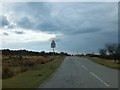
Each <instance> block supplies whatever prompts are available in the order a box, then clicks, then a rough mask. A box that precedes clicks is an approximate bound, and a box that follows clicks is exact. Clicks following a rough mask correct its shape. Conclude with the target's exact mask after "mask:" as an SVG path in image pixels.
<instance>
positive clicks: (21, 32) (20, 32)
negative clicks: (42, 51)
mask: <svg viewBox="0 0 120 90" xmlns="http://www.w3.org/2000/svg"><path fill="white" fill-rule="evenodd" d="M15 33H16V34H24V32H23V31H15Z"/></svg>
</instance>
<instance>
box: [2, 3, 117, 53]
mask: <svg viewBox="0 0 120 90" xmlns="http://www.w3.org/2000/svg"><path fill="white" fill-rule="evenodd" d="M117 5H118V3H109V2H107V3H105V2H104V3H99V2H89V3H81V2H80V3H78V2H77V3H72V2H71V3H54V2H51V3H49V2H46V3H43V2H37V3H35V2H34V3H33V2H30V3H28V2H26V3H14V5H10V6H9V5H8V6H6V7H7V11H6V13H7V14H8V15H9V13H11V12H13V13H14V14H13V16H14V17H15V18H12V19H13V21H14V22H15V23H16V24H17V26H16V27H21V28H23V29H25V30H29V29H30V30H39V31H42V32H48V33H58V34H63V36H60V37H56V38H55V41H56V43H57V49H58V50H59V51H60V50H61V51H63V50H65V51H74V52H77V51H81V52H90V51H97V50H98V49H99V48H102V47H103V46H104V44H105V43H108V42H115V43H116V42H117V38H118V36H117V33H118V32H117V30H118V17H117V16H118V13H117V12H118V6H117ZM11 8H12V9H11ZM7 21H8V20H7V18H4V25H7V24H9V22H7ZM13 27H14V26H13ZM17 34H24V32H17ZM52 39H54V38H52ZM52 39H50V40H52ZM36 43H37V42H36ZM36 43H35V44H32V42H31V45H29V47H30V48H31V47H34V46H36V47H37V48H41V47H43V45H42V43H41V46H40V44H39V45H38V44H36ZM44 44H45V45H44V49H46V47H47V49H50V48H49V45H48V42H46V43H44ZM26 46H28V45H26ZM36 47H35V48H36ZM47 49H46V50H47Z"/></svg>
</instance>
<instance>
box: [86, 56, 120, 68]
mask: <svg viewBox="0 0 120 90" xmlns="http://www.w3.org/2000/svg"><path fill="white" fill-rule="evenodd" d="M85 58H88V59H90V60H92V61H94V62H96V63H99V64H101V65H104V66H107V67H110V68H113V69H118V70H120V64H117V63H116V62H114V60H107V59H102V58H98V57H85Z"/></svg>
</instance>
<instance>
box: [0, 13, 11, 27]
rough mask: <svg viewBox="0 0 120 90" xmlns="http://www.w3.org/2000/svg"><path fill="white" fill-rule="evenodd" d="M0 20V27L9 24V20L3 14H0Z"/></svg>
mask: <svg viewBox="0 0 120 90" xmlns="http://www.w3.org/2000/svg"><path fill="white" fill-rule="evenodd" d="M0 21H1V22H2V24H1V27H4V26H8V25H9V21H8V19H7V17H6V16H3V15H2V16H0Z"/></svg>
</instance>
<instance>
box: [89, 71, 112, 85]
mask: <svg viewBox="0 0 120 90" xmlns="http://www.w3.org/2000/svg"><path fill="white" fill-rule="evenodd" d="M90 73H91V74H92V75H93V76H94V77H96V78H97V79H98V80H100V81H101V82H102V83H104V84H105V85H106V86H110V85H109V84H107V83H106V82H104V81H103V80H102V79H100V78H99V77H98V76H96V75H95V74H94V73H92V72H90Z"/></svg>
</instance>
